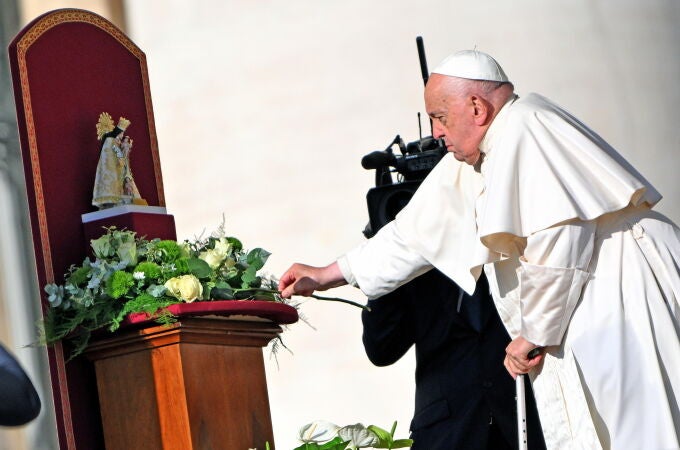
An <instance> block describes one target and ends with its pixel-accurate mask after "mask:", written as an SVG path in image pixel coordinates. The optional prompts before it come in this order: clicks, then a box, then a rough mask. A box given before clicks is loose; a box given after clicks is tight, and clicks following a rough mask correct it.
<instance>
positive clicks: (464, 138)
mask: <svg viewBox="0 0 680 450" xmlns="http://www.w3.org/2000/svg"><path fill="white" fill-rule="evenodd" d="M448 78H450V77H447V76H444V75H439V74H432V76H431V77H430V79H429V80H428V82H427V87H426V88H425V108H426V109H427V114H428V115H429V116H430V118H431V119H432V134H433V135H434V137H435V138H444V143H445V144H446V149H447V150H448V151H450V152H451V153H453V156H454V157H455V158H456V159H457V160H458V161H465V162H466V163H468V164H474V163H476V162H477V160H478V159H479V143H480V142H481V141H482V137H483V136H484V130H482V129H480V127H479V126H478V125H477V124H476V123H475V121H474V108H473V107H472V105H471V104H470V101H469V99H467V98H462V97H460V96H459V95H457V94H456V92H455V90H453V89H452V88H451V86H450V83H449V82H450V81H451V80H449V79H448Z"/></svg>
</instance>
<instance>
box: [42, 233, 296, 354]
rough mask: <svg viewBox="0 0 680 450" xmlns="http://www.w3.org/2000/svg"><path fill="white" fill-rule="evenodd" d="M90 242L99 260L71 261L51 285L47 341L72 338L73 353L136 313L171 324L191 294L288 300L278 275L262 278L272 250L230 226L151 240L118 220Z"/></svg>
mask: <svg viewBox="0 0 680 450" xmlns="http://www.w3.org/2000/svg"><path fill="white" fill-rule="evenodd" d="M91 245H92V250H93V254H94V256H95V259H94V260H91V259H90V258H85V260H84V261H83V263H82V264H81V265H80V266H75V265H74V266H71V268H70V269H69V272H68V273H67V274H65V275H64V280H65V281H64V283H63V284H53V283H51V284H48V285H46V286H45V292H46V293H47V301H48V304H49V306H48V309H47V313H46V315H45V318H44V320H43V323H42V329H41V337H40V341H41V342H42V343H45V344H48V345H49V344H53V343H55V342H57V341H60V340H62V339H65V340H67V341H68V342H69V343H70V344H71V346H72V351H71V356H72V357H73V356H76V355H77V354H79V353H80V352H82V351H83V350H84V349H85V347H86V346H87V343H88V342H89V338H90V334H91V332H92V331H94V330H98V329H102V328H104V329H108V330H110V331H115V330H116V329H118V328H119V327H120V324H121V323H122V321H123V320H124V319H125V317H126V316H127V315H128V314H130V313H146V314H148V315H149V316H153V317H154V320H156V322H158V323H161V324H170V323H172V322H173V321H175V320H176V318H175V317H174V316H173V315H172V314H171V313H170V312H169V311H168V310H167V307H168V306H170V305H172V304H176V303H181V302H185V301H186V302H191V301H194V300H196V301H211V300H233V299H255V298H257V299H260V300H271V301H278V302H283V301H285V300H284V299H282V298H281V297H280V296H279V294H278V292H277V291H276V290H275V289H273V286H274V285H275V283H272V282H269V281H267V282H266V283H263V280H265V279H266V278H265V277H262V276H260V275H258V271H259V270H260V269H262V267H263V266H264V264H265V262H266V260H267V258H268V257H269V252H267V251H265V250H263V249H260V248H256V249H254V250H250V251H245V250H244V249H243V244H242V243H241V241H239V240H238V239H236V238H234V237H227V236H225V235H224V230H223V227H220V229H219V232H218V233H216V234H214V235H212V236H209V237H208V238H206V239H195V240H193V241H184V242H181V243H180V242H176V241H171V240H159V239H152V240H146V239H143V238H138V237H137V236H136V235H135V233H134V232H132V231H127V230H118V229H116V228H113V227H112V228H108V229H106V232H105V234H104V235H102V236H101V237H99V238H98V239H94V240H92V241H91ZM168 286H172V290H170V288H169V287H168ZM201 292H202V294H201ZM198 294H200V295H198ZM293 306H294V305H293Z"/></svg>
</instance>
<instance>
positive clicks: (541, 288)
mask: <svg viewBox="0 0 680 450" xmlns="http://www.w3.org/2000/svg"><path fill="white" fill-rule="evenodd" d="M520 264H521V268H520V269H519V289H520V293H519V298H520V315H521V320H522V325H521V331H520V334H521V336H522V337H524V338H525V339H527V340H528V341H529V342H532V343H533V344H536V345H538V346H541V347H547V346H550V345H560V343H561V342H562V337H563V336H564V332H565V331H566V329H567V326H568V325H569V319H571V314H572V313H573V312H574V308H576V304H577V303H578V299H579V297H580V295H581V289H582V288H583V285H584V284H585V283H586V281H587V280H588V273H587V272H584V271H582V270H579V269H574V268H568V269H563V268H559V267H545V266H537V265H534V264H529V263H526V262H524V261H521V260H520Z"/></svg>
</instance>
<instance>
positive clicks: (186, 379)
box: [87, 317, 281, 450]
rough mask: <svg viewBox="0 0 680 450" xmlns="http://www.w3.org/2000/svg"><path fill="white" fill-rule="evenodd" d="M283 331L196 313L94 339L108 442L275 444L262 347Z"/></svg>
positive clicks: (144, 445) (123, 445)
mask: <svg viewBox="0 0 680 450" xmlns="http://www.w3.org/2000/svg"><path fill="white" fill-rule="evenodd" d="M280 332H281V328H280V327H279V326H278V325H276V324H275V323H272V322H270V321H264V320H261V319H257V318H254V319H253V321H250V320H248V319H247V318H246V319H245V320H238V319H235V318H217V317H209V318H206V317H193V318H182V319H180V320H179V321H178V322H177V323H175V324H173V325H172V326H170V327H164V326H159V325H157V324H155V323H153V324H148V325H147V326H146V327H144V328H141V329H135V330H128V331H124V332H121V333H118V334H116V335H115V337H110V338H105V339H99V340H95V341H93V342H92V343H91V344H90V346H89V347H88V350H87V355H88V357H89V358H90V359H91V360H92V361H94V365H95V370H96V375H97V388H98V391H99V401H100V406H101V414H102V422H103V426H104V440H105V443H106V448H107V450H118V449H121V450H131V449H135V450H139V449H150V450H159V449H164V450H169V449H176V450H192V449H215V450H218V449H225V450H232V449H233V450H247V449H249V448H255V447H257V448H264V444H265V442H267V441H268V442H269V443H270V444H271V445H272V448H273V443H274V439H273V432H272V425H271V413H270V410H269V398H268V395H267V383H266V379H265V371H264V361H263V357H262V347H264V346H266V345H267V343H268V342H269V341H270V340H271V339H273V338H275V337H276V336H277V334H278V333H280Z"/></svg>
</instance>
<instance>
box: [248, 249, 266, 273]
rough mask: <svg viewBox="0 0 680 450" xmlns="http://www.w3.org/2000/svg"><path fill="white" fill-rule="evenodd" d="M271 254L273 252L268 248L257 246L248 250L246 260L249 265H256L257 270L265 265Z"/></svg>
mask: <svg viewBox="0 0 680 450" xmlns="http://www.w3.org/2000/svg"><path fill="white" fill-rule="evenodd" d="M269 255H271V253H269V252H268V251H267V250H264V249H261V248H255V249H253V250H251V251H250V252H248V257H247V259H246V261H247V262H248V266H249V267H255V271H258V270H260V269H261V268H263V267H264V264H265V263H266V262H267V259H268V258H269Z"/></svg>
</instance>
